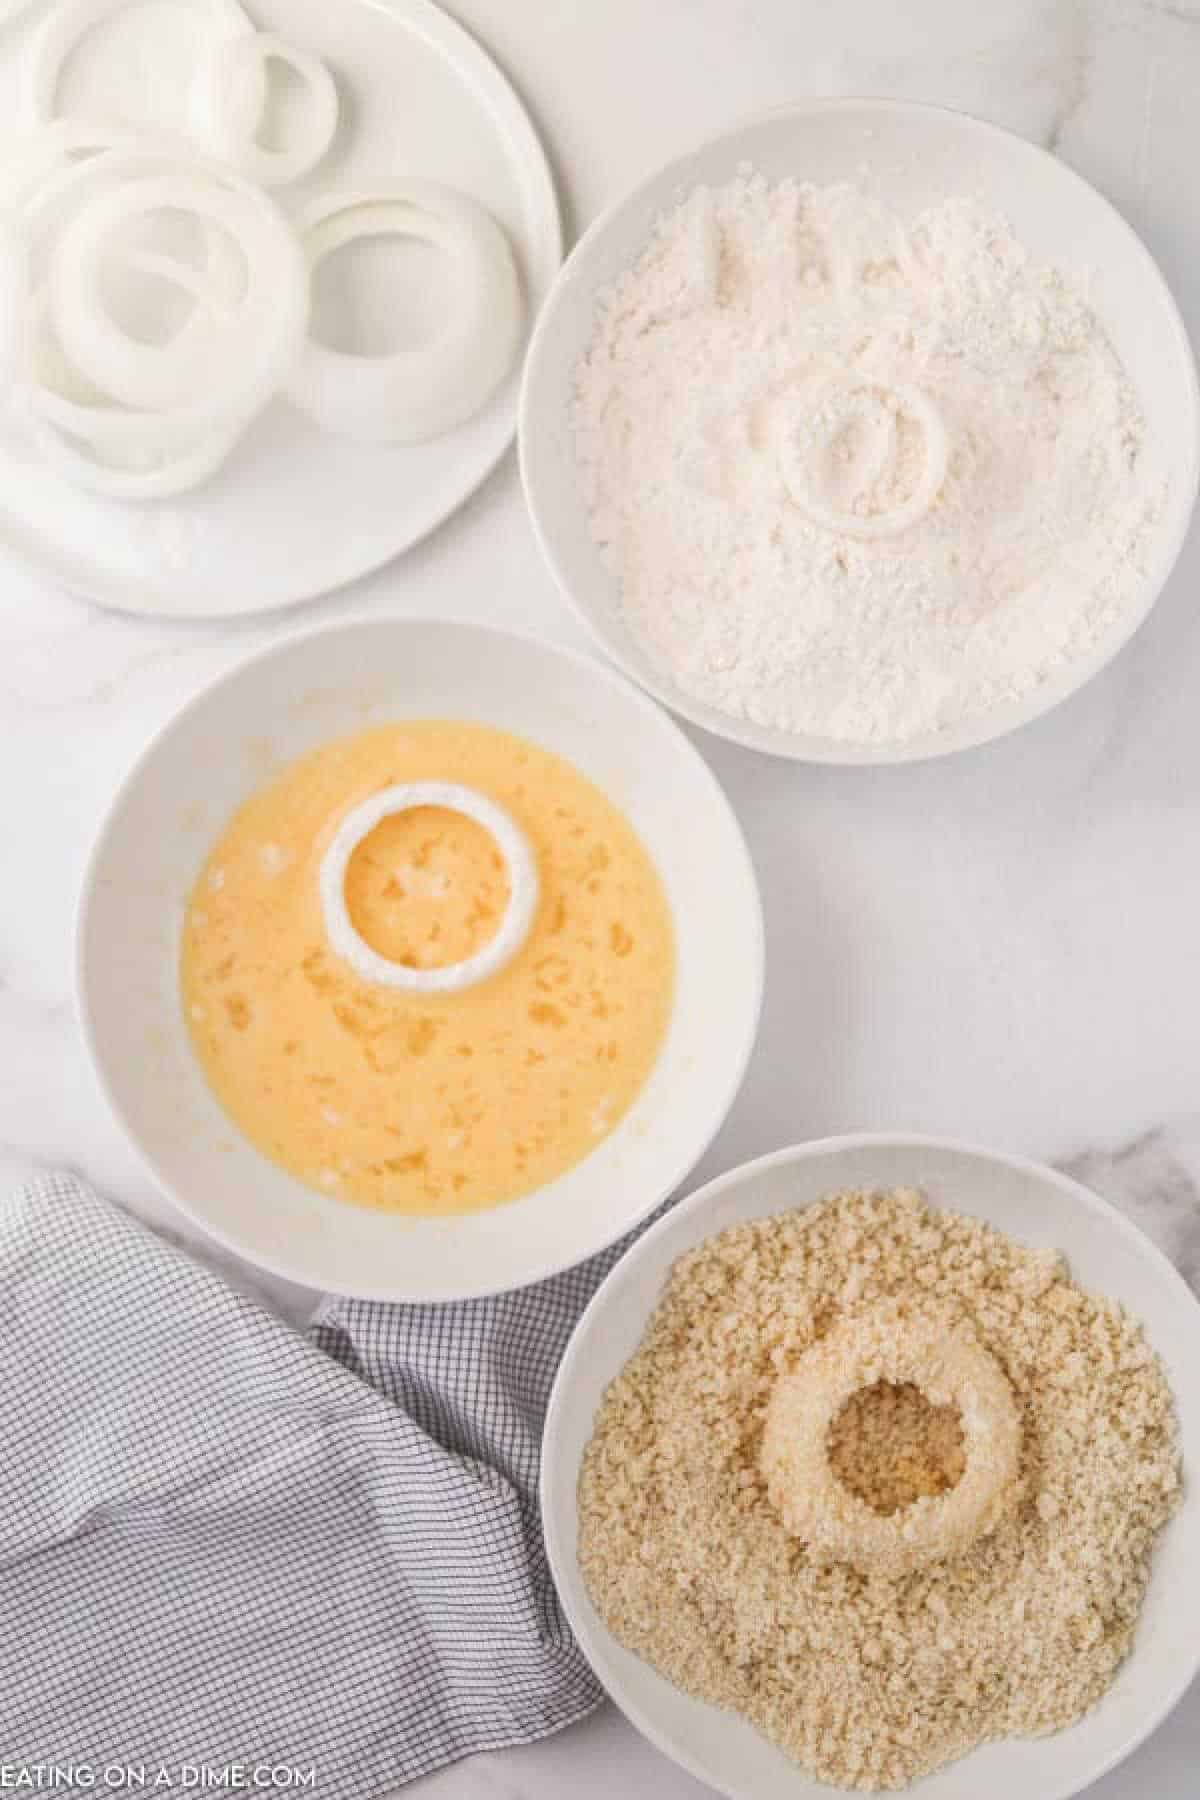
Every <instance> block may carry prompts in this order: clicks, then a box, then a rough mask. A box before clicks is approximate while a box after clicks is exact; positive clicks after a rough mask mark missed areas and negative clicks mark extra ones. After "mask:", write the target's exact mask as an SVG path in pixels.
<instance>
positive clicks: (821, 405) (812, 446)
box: [778, 375, 950, 542]
mask: <svg viewBox="0 0 1200 1800" xmlns="http://www.w3.org/2000/svg"><path fill="white" fill-rule="evenodd" d="M885 386H886V390H887V392H888V393H889V394H890V395H891V396H892V398H893V399H894V401H895V403H896V406H897V409H898V411H899V412H900V413H903V414H906V415H907V416H908V417H909V418H912V419H915V420H916V422H917V424H918V425H919V426H920V427H921V434H922V438H923V441H924V446H925V461H924V466H923V468H922V470H921V478H920V480H919V481H918V482H917V484H916V486H915V487H914V489H913V491H912V493H911V494H910V495H909V497H908V499H907V500H905V501H904V502H903V504H902V505H900V506H895V507H893V508H892V509H891V511H889V512H879V513H858V512H853V511H850V510H849V509H847V508H843V507H835V506H830V505H829V504H828V503H827V502H825V501H824V500H822V499H821V497H820V495H819V494H818V493H817V492H816V491H815V490H814V487H813V484H812V480H811V476H810V470H809V464H810V461H811V458H812V457H813V455H814V454H816V453H817V452H818V451H820V450H821V449H823V448H828V446H829V444H830V443H831V442H832V440H833V438H834V436H835V434H836V432H837V430H838V429H839V427H840V426H841V425H843V424H845V423H846V422H847V421H848V420H849V419H850V418H852V417H854V416H858V415H861V413H862V410H863V405H864V402H865V397H866V396H867V395H868V394H870V393H871V392H873V391H876V390H880V391H882V390H883V389H884V388H885ZM801 404H802V405H803V406H804V407H805V411H804V412H803V413H802V415H801V417H800V419H799V421H798V423H797V425H796V426H795V427H794V428H793V429H792V430H790V431H788V432H786V433H785V434H784V436H783V438H782V440H781V442H780V444H779V448H778V461H779V472H780V475H781V476H782V478H783V484H784V486H785V488H786V489H787V491H788V495H789V497H790V498H791V500H792V502H793V504H794V505H795V506H797V507H798V508H799V509H800V511H801V512H802V513H803V514H804V515H805V517H806V518H808V519H811V520H812V522H813V524H814V525H820V526H822V527H824V529H825V530H826V531H835V532H839V533H841V534H842V535H844V536H846V537H853V538H858V539H860V540H862V541H864V542H870V541H873V540H878V539H880V538H888V537H894V536H895V535H896V534H897V532H901V531H904V530H905V529H906V528H907V527H908V526H909V525H915V524H916V522H917V520H918V519H923V518H924V517H925V514H926V513H927V512H928V511H929V509H930V507H931V506H932V505H933V503H934V501H935V500H936V499H937V497H938V495H939V493H940V492H941V490H942V484H943V483H944V481H945V479H946V470H947V467H948V463H949V455H950V452H949V445H948V443H947V439H946V428H945V425H944V424H943V423H942V418H941V414H940V413H939V412H938V410H937V408H936V407H935V406H934V404H933V402H932V401H931V400H929V399H928V398H927V396H926V395H924V394H923V393H921V391H920V390H919V389H918V388H915V387H910V386H892V385H891V384H884V383H882V382H877V381H872V380H871V379H870V377H869V376H862V377H858V376H849V375H848V376H842V377H839V378H837V379H835V380H830V381H823V382H820V383H817V384H814V385H813V387H812V388H811V389H809V390H808V392H807V393H805V394H803V395H802V396H801ZM893 441H894V439H893ZM879 472H882V471H879Z"/></svg>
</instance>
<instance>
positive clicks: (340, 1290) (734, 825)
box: [72, 613, 766, 1305]
mask: <svg viewBox="0 0 1200 1800" xmlns="http://www.w3.org/2000/svg"><path fill="white" fill-rule="evenodd" d="M431 625H432V626H450V627H452V628H455V629H459V630H462V629H465V630H468V631H474V632H480V633H483V634H485V635H486V636H488V637H494V638H509V639H513V640H515V641H517V642H518V643H521V644H526V645H530V646H532V647H533V648H534V649H536V650H541V651H545V652H548V653H549V654H550V655H552V656H558V657H561V658H562V659H563V660H564V661H566V662H571V663H574V664H576V665H577V666H578V667H580V668H583V669H586V670H587V671H588V673H589V674H590V675H592V676H595V677H596V679H598V680H600V681H603V682H605V683H607V684H608V686H609V687H613V688H616V689H617V690H618V691H619V692H620V693H622V694H624V696H625V698H626V699H627V700H629V701H631V702H632V703H633V704H634V705H636V706H637V708H638V709H639V710H640V711H642V712H644V713H646V714H647V716H649V717H652V718H653V719H654V720H655V721H656V723H657V724H659V725H661V726H662V727H663V728H665V729H666V730H667V731H668V732H669V733H671V734H672V735H673V736H674V737H675V739H676V740H677V742H678V744H679V746H680V748H681V749H682V750H683V752H684V753H685V754H686V755H687V756H688V757H690V758H691V759H693V761H694V763H695V765H696V767H697V769H698V771H699V773H700V775H701V777H702V779H703V780H705V781H706V782H707V784H708V786H709V789H710V791H711V794H712V798H713V802H714V804H715V805H716V807H717V808H718V809H719V810H720V811H721V812H723V813H724V815H725V817H726V819H727V821H728V823H729V825H730V827H731V829H732V833H733V843H734V845H735V846H736V848H737V852H738V855H739V856H740V859H741V863H742V873H743V874H744V876H745V877H746V882H747V889H748V892H749V894H750V896H751V897H752V899H753V902H754V908H753V911H754V918H753V933H752V938H751V941H750V942H749V943H748V944H747V951H748V954H749V955H750V957H751V958H752V963H753V982H754V989H753V995H752V1001H751V1007H750V1014H749V1028H748V1030H747V1031H746V1035H745V1041H744V1043H743V1044H742V1046H741V1049H740V1052H739V1054H738V1056H737V1058H736V1060H735V1062H734V1064H733V1066H732V1068H731V1071H730V1076H729V1080H728V1082H727V1084H726V1088H725V1091H724V1092H723V1094H722V1097H721V1101H720V1104H719V1105H718V1106H717V1107H715V1108H714V1109H713V1113H712V1117H711V1119H710V1121H709V1122H708V1124H707V1125H706V1127H705V1129H704V1130H703V1131H702V1132H699V1133H698V1134H697V1137H696V1139H695V1142H694V1144H692V1145H691V1146H689V1148H688V1150H687V1151H686V1153H685V1154H684V1155H683V1156H682V1157H680V1158H679V1159H677V1161H676V1162H675V1163H673V1164H672V1167H671V1170H670V1174H669V1178H666V1179H664V1180H663V1181H661V1182H660V1183H659V1184H658V1186H657V1187H656V1189H655V1190H654V1192H653V1193H652V1194H651V1195H650V1197H649V1198H648V1199H647V1200H646V1202H645V1204H644V1205H642V1206H640V1207H639V1208H638V1210H637V1211H636V1212H635V1213H634V1214H632V1215H631V1216H630V1217H628V1218H625V1219H622V1220H620V1221H619V1222H618V1223H617V1224H616V1225H615V1226H614V1227H613V1228H612V1229H611V1230H607V1229H605V1231H604V1232H603V1233H602V1234H601V1235H600V1236H598V1237H597V1238H596V1239H595V1241H591V1240H589V1242H588V1243H587V1244H586V1245H585V1246H584V1247H583V1248H582V1249H581V1250H580V1251H579V1253H578V1254H577V1255H573V1256H570V1257H567V1258H556V1259H550V1260H548V1261H547V1262H545V1263H544V1264H539V1265H538V1266H537V1267H535V1268H533V1269H531V1270H530V1272H529V1273H528V1274H527V1275H526V1276H524V1277H523V1279H522V1280H521V1281H520V1282H518V1283H516V1284H515V1285H513V1284H510V1285H509V1286H501V1287H496V1286H494V1285H487V1284H484V1285H477V1286H474V1287H465V1288H463V1289H462V1290H461V1291H456V1292H455V1293H453V1294H445V1295H440V1296H438V1297H437V1298H436V1299H433V1300H430V1298H429V1296H428V1295H426V1294H417V1295H410V1294H406V1293H404V1292H402V1291H401V1290H400V1288H399V1287H388V1288H386V1289H384V1288H378V1289H371V1290H368V1291H366V1292H364V1291H363V1289H362V1288H361V1287H354V1286H348V1285H347V1284H345V1283H343V1282H326V1283H324V1284H319V1283H315V1282H313V1281H311V1280H310V1279H309V1278H308V1277H307V1276H305V1275H301V1274H297V1272H296V1270H295V1268H294V1267H291V1266H289V1265H288V1264H287V1263H286V1262H285V1261H283V1260H281V1259H279V1258H276V1257H269V1256H262V1255H259V1254H257V1253H256V1252H252V1251H250V1250H247V1248H246V1247H245V1245H244V1244H240V1243H239V1242H238V1241H237V1239H236V1238H235V1237H233V1236H232V1235H231V1234H230V1233H228V1232H225V1231H220V1230H218V1229H217V1228H216V1227H215V1226H213V1225H212V1224H211V1223H210V1222H209V1221H208V1220H207V1219H205V1218H203V1217H202V1216H201V1215H200V1214H198V1213H197V1212H196V1211H195V1209H194V1208H193V1207H192V1205H191V1204H190V1203H189V1202H188V1201H187V1200H186V1199H185V1198H184V1197H183V1196H182V1194H181V1193H180V1191H179V1189H178V1187H177V1186H176V1184H175V1183H174V1182H173V1181H171V1180H170V1178H169V1177H168V1176H167V1175H166V1174H165V1173H164V1171H163V1170H162V1169H160V1168H159V1166H158V1163H157V1161H156V1159H155V1158H154V1156H152V1155H151V1153H150V1151H149V1150H148V1149H147V1148H146V1147H145V1145H144V1144H143V1143H142V1141H141V1139H140V1137H139V1136H138V1133H137V1132H136V1130H135V1129H134V1127H133V1126H132V1124H131V1123H130V1121H129V1119H128V1118H127V1117H126V1114H125V1111H124V1108H123V1107H122V1106H121V1104H120V1102H119V1101H118V1099H117V1096H116V1094H115V1092H114V1091H113V1087H112V1084H111V1083H110V1081H109V1078H108V1074H107V1071H106V1069H105V1065H104V1061H103V1058H102V1057H101V1055H100V1051H99V1047H98V1043H97V1035H96V1026H95V1020H94V1018H93V1014H92V1007H91V1001H90V996H89V990H88V980H87V968H86V955H85V948H84V945H85V938H86V935H87V922H88V914H89V912H90V909H91V902H92V897H93V894H94V893H95V890H96V887H97V884H98V881H99V875H100V862H101V859H102V856H103V853H104V849H105V845H106V840H107V837H108V829H109V825H110V823H111V820H112V818H113V816H114V814H115V813H116V811H117V809H118V807H120V805H121V804H122V802H123V801H124V799H125V797H126V795H127V794H128V792H129V790H130V788H131V787H132V786H133V784H134V783H135V782H136V781H137V780H138V778H139V776H140V775H141V774H142V773H143V772H144V770H145V769H146V768H147V766H148V765H149V764H150V763H151V762H152V761H153V759H154V757H155V755H156V754H157V752H158V750H159V747H160V745H161V744H162V743H163V741H164V740H165V739H166V738H167V737H169V736H170V734H171V733H172V732H173V731H174V730H175V729H176V728H177V727H178V726H179V725H181V724H182V723H183V722H184V720H185V719H188V718H190V717H191V716H192V714H193V713H195V712H198V711H199V710H200V708H201V707H202V706H204V705H205V704H206V703H207V702H208V701H209V700H211V699H212V697H213V695H214V694H216V693H218V692H219V691H220V690H221V689H222V688H223V687H225V686H226V685H227V684H228V683H230V682H232V681H234V680H236V679H237V678H239V677H240V676H241V675H243V674H244V673H245V672H246V671H247V670H248V669H251V668H256V667H258V666H260V665H262V664H264V663H270V662H272V661H273V660H274V659H275V658H277V657H280V656H282V655H284V654H286V653H287V652H288V651H290V650H292V649H295V648H296V647H297V646H298V645H300V644H302V643H311V642H313V641H318V640H321V639H325V638H330V637H333V636H335V635H340V634H343V633H345V632H348V631H357V630H364V629H368V630H378V629H380V628H381V627H390V628H392V629H396V630H400V631H403V630H405V629H407V628H408V627H409V626H414V627H422V628H425V627H428V626H431ZM72 961H73V974H74V999H75V1017H76V1021H77V1023H78V1025H79V1032H80V1036H81V1038H82V1040H83V1045H84V1049H85V1051H86V1052H87V1059H88V1062H89V1064H90V1066H91V1070H92V1074H93V1076H94V1078H95V1081H96V1085H97V1087H98V1088H99V1091H100V1093H101V1095H102V1097H103V1099H104V1101H105V1104H106V1105H107V1107H108V1110H109V1113H110V1114H111V1116H112V1118H113V1119H114V1120H115V1121H116V1123H117V1125H118V1127H119V1128H120V1131H121V1134H122V1136H123V1137H124V1139H125V1141H126V1143H127V1144H128V1145H129V1146H130V1148H131V1149H132V1150H133V1152H134V1154H135V1155H136V1157H137V1159H138V1161H139V1163H140V1164H141V1166H142V1168H143V1169H144V1170H145V1171H146V1174H147V1175H148V1176H149V1178H150V1180H151V1181H152V1182H153V1184H154V1187H155V1188H156V1190H157V1191H158V1192H159V1193H160V1194H161V1195H162V1196H163V1197H164V1199H166V1200H168V1201H169V1202H170V1204H171V1205H172V1206H173V1207H175V1209H176V1210H177V1211H178V1212H179V1213H181V1214H182V1215H183V1217H184V1218H185V1219H187V1220H189V1221H190V1223H191V1224H192V1225H194V1226H195V1227H196V1229H197V1230H198V1231H199V1232H200V1233H201V1234H202V1235H203V1236H204V1237H205V1238H207V1239H208V1240H209V1241H210V1242H211V1243H214V1244H219V1245H221V1247H222V1248H223V1249H225V1250H228V1251H230V1252H231V1253H232V1254H233V1255H234V1256H235V1257H237V1258H238V1259H239V1260H240V1261H241V1262H243V1263H245V1264H247V1265H249V1266H250V1267H252V1268H258V1269H262V1270H265V1271H266V1273H267V1274H269V1275H275V1276H278V1277H279V1278H280V1279H281V1280H283V1281H290V1282H292V1283H294V1284H295V1285H296V1286H298V1287H304V1288H308V1289H309V1290H310V1292H313V1293H316V1294H331V1295H337V1296H339V1297H344V1298H347V1299H377V1300H390V1301H393V1302H396V1303H397V1304H405V1303H413V1304H418V1303H419V1304H429V1305H453V1304H454V1303H455V1302H456V1301H459V1300H482V1299H486V1298H488V1297H490V1296H491V1295H493V1294H503V1293H514V1292H518V1291H519V1290H520V1289H521V1288H524V1287H530V1286H532V1285H533V1284H534V1283H535V1282H539V1281H548V1280H549V1279H550V1278H551V1276H554V1275H561V1274H563V1273H564V1272H565V1271H566V1270H567V1269H574V1268H577V1267H578V1266H579V1264H580V1263H583V1262H587V1261H588V1260H589V1259H590V1258H591V1257H593V1256H599V1255H600V1254H601V1253H602V1252H603V1251H605V1250H607V1249H609V1248H611V1246H612V1245H613V1244H615V1243H616V1242H617V1241H618V1239H619V1238H622V1237H624V1236H625V1235H626V1234H627V1233H628V1232H630V1231H633V1230H635V1229H636V1228H637V1226H638V1225H640V1224H641V1223H642V1222H643V1220H645V1219H647V1218H649V1216H650V1214H651V1213H652V1212H653V1211H654V1210H655V1208H656V1207H658V1206H661V1205H662V1203H663V1202H664V1200H666V1199H667V1198H669V1196H670V1195H671V1194H673V1193H674V1192H675V1190H676V1189H677V1188H678V1187H680V1186H681V1184H682V1183H683V1182H685V1181H686V1180H687V1178H688V1176H689V1175H690V1174H691V1172H692V1170H693V1169H694V1168H695V1166H696V1164H697V1163H698V1162H699V1161H700V1160H701V1158H702V1157H703V1156H704V1155H705V1153H706V1152H707V1150H708V1149H709V1146H710V1145H711V1144H712V1142H713V1139H714V1138H715V1137H716V1135H717V1133H718V1132H719V1131H720V1129H721V1127H722V1125H724V1123H725V1121H726V1119H727V1118H728V1117H729V1113H730V1110H731V1109H732V1107H733V1103H734V1101H735V1100H736V1099H737V1097H738V1095H739V1093H740V1092H741V1090H742V1086H743V1083H744V1082H745V1079H746V1071H747V1069H748V1068H749V1066H750V1059H751V1057H752V1056H753V1055H754V1051H755V1047H756V1046H757V1043H758V1038H759V1031H760V1027H761V1025H762V1009H763V998H764V994H765V991H766V921H765V917H764V914H763V904H762V890H761V888H760V886H759V881H758V872H757V870H756V869H755V866H754V858H753V857H752V856H751V854H750V846H749V844H748V843H747V841H746V834H745V832H744V831H743V830H742V825H741V821H740V819H739V818H738V816H737V813H736V811H735V810H734V807H733V804H732V802H731V801H730V799H729V796H728V795H727V794H726V792H725V789H724V788H723V787H722V785H721V783H720V781H719V780H718V778H717V776H716V774H715V772H714V770H713V769H712V767H711V765H710V764H709V762H708V760H707V758H706V757H704V756H703V755H702V754H701V752H700V751H699V750H698V749H697V748H696V746H695V744H693V743H692V742H691V740H690V739H689V737H688V735H687V733H686V732H685V731H684V730H683V729H682V727H681V726H680V725H679V723H678V722H677V721H676V720H675V719H673V718H672V717H671V715H670V714H669V713H668V712H665V711H664V710H663V708H662V707H661V706H659V705H658V704H657V703H656V701H655V700H654V699H653V698H652V697H651V696H650V695H649V694H647V693H645V692H644V690H643V689H641V688H640V687H638V686H637V685H636V684H635V683H633V682H631V681H628V680H627V679H626V678H625V677H624V676H623V675H622V674H620V673H619V672H618V671H617V670H616V669H614V668H612V667H611V666H610V665H609V664H608V663H606V662H601V661H600V660H599V659H598V658H597V657H595V656H592V655H590V654H589V653H588V652H587V651H585V650H576V649H573V648H572V647H570V646H569V645H563V644H558V643H548V642H546V640H545V639H544V638H542V637H540V636H539V635H538V634H537V633H536V632H534V631H522V630H511V629H509V628H507V627H504V626H497V625H488V624H481V623H480V622H479V621H478V620H477V619H471V618H466V617H463V616H462V615H461V614H442V613H421V614H415V615H412V616H408V615H405V616H403V617H396V616H392V617H389V616H386V615H385V616H384V617H379V616H372V615H370V614H360V615H358V616H356V617H354V618H350V619H339V620H337V621H336V623H334V624H329V625H321V626H318V627H316V628H315V629H314V630H311V631H293V632H289V633H288V634H287V636H286V637H284V638H282V639H281V640H280V641H279V642H277V643H274V644H269V645H267V646H266V647H265V648H263V649H261V650H256V651H254V652H252V653H251V654H250V655H249V656H244V657H239V658H238V659H237V660H236V661H235V662H234V663H233V664H231V666H230V667H229V668H228V669H225V670H223V671H222V672H221V673H220V674H219V675H217V676H215V677H214V678H213V680H211V681H209V682H207V683H206V684H205V685H204V686H203V687H202V688H200V689H199V690H198V691H197V692H196V693H194V694H192V695H190V696H189V698H188V699H187V700H185V701H184V702H183V704H182V705H181V706H179V707H177V708H176V709H175V711H174V712H173V713H172V714H171V715H170V717H169V718H167V719H166V720H164V721H163V723H162V724H161V725H159V726H158V727H157V728H156V729H155V730H154V731H153V732H152V733H151V735H150V737H149V738H148V739H147V741H146V743H145V744H144V745H143V746H142V748H141V750H139V751H138V753H137V755H136V756H135V757H134V758H133V761H132V762H131V763H130V764H129V767H128V768H127V769H126V771H125V773H124V774H123V775H122V777H121V779H120V781H119V782H118V784H117V787H116V790H115V791H114V793H113V795H112V798H111V799H110V800H109V803H108V805H107V807H106V808H105V811H104V816H103V818H102V819H101V821H100V824H99V826H98V827H97V829H96V832H95V835H94V837H93V839H92V843H91V846H90V848H89V850H88V854H87V858H86V861H85V863H84V868H83V875H82V877H81V879H80V883H79V888H78V892H77V896H76V902H75V918H74V954H73V959H72ZM197 1078H198V1079H200V1080H203V1074H202V1072H201V1071H199V1069H197ZM246 1142H247V1143H248V1142H249V1140H248V1139H247V1140H246ZM250 1147H251V1148H252V1149H253V1146H252V1145H251V1146H250ZM259 1154H261V1152H260V1153H259ZM293 1179H295V1178H294V1177H293ZM535 1191H536V1190H535ZM509 1204H511V1205H513V1206H519V1205H520V1204H521V1202H520V1200H514V1201H511V1202H510V1203H509ZM466 1216H467V1217H469V1216H470V1215H469V1214H468V1215H466Z"/></svg>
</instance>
